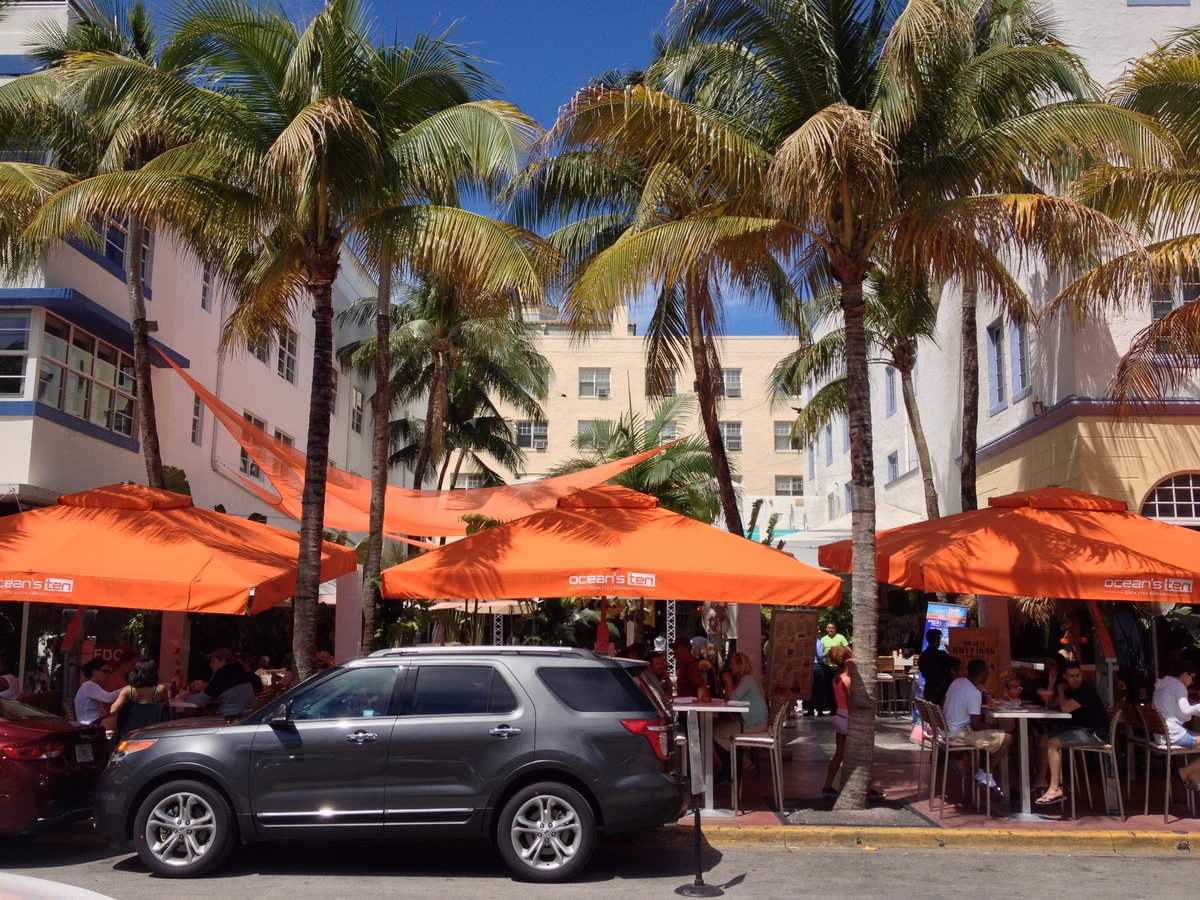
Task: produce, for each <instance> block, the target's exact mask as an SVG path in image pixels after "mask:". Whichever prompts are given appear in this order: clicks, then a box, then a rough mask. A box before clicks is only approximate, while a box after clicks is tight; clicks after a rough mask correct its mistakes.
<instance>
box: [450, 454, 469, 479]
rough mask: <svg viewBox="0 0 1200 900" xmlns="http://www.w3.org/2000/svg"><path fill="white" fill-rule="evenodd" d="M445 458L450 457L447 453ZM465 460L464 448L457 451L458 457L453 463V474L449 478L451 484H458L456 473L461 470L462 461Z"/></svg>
mask: <svg viewBox="0 0 1200 900" xmlns="http://www.w3.org/2000/svg"><path fill="white" fill-rule="evenodd" d="M446 458H447V459H449V458H450V456H449V454H447V456H446ZM466 461H467V451H466V449H465V448H464V449H462V450H459V451H458V459H457V460H456V461H455V463H454V474H453V475H452V476H451V478H450V484H451V485H455V484H458V475H459V473H460V472H461V471H462V467H463V463H464V462H466Z"/></svg>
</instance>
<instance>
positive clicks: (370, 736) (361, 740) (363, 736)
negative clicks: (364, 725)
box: [346, 729, 379, 746]
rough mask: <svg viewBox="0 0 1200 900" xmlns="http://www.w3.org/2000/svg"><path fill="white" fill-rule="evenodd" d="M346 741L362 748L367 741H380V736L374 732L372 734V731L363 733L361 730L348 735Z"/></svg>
mask: <svg viewBox="0 0 1200 900" xmlns="http://www.w3.org/2000/svg"><path fill="white" fill-rule="evenodd" d="M346 740H348V741H353V742H354V743H355V744H358V745H359V746H362V745H363V744H365V743H366V742H367V741H377V740H379V735H377V734H375V733H373V732H370V731H363V730H361V729H360V730H358V731H356V732H354V733H353V734H348V735H346Z"/></svg>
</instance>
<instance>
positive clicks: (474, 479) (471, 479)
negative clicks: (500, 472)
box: [454, 472, 483, 491]
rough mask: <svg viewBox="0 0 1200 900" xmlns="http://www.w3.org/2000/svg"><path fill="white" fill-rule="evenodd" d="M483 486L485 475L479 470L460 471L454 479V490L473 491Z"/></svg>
mask: <svg viewBox="0 0 1200 900" xmlns="http://www.w3.org/2000/svg"><path fill="white" fill-rule="evenodd" d="M481 487H483V475H482V474H480V473H479V472H465V473H463V472H460V473H459V474H458V476H457V477H456V478H455V479H454V490H456V491H473V490H475V489H476V488H481Z"/></svg>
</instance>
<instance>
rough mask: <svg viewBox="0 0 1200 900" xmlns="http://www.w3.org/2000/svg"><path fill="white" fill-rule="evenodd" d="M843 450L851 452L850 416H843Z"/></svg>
mask: <svg viewBox="0 0 1200 900" xmlns="http://www.w3.org/2000/svg"><path fill="white" fill-rule="evenodd" d="M842 452H843V453H849V452H850V417H849V416H842Z"/></svg>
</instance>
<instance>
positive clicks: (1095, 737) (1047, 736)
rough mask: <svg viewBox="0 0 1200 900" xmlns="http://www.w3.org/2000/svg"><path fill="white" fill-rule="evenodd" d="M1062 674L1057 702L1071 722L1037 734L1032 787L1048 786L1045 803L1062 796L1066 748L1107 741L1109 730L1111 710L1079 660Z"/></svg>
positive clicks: (1065, 666) (1067, 666)
mask: <svg viewBox="0 0 1200 900" xmlns="http://www.w3.org/2000/svg"><path fill="white" fill-rule="evenodd" d="M1062 674H1063V680H1062V681H1060V682H1059V683H1058V697H1057V698H1056V701H1057V702H1056V703H1055V705H1056V706H1057V707H1058V709H1059V710H1060V711H1061V712H1069V713H1070V714H1071V724H1070V725H1065V726H1063V727H1060V728H1058V729H1056V730H1054V731H1044V732H1042V734H1041V735H1039V736H1038V775H1037V777H1036V778H1035V779H1034V782H1033V787H1035V788H1036V787H1045V788H1046V792H1045V793H1044V794H1042V796H1041V797H1039V798H1038V799H1037V802H1038V803H1042V804H1049V803H1055V802H1057V801H1059V800H1061V799H1062V798H1063V792H1062V783H1061V778H1062V748H1063V747H1079V746H1095V745H1097V744H1104V743H1106V742H1107V740H1108V738H1107V737H1106V736H1105V734H1106V732H1107V731H1108V710H1106V709H1105V708H1104V701H1102V700H1101V699H1100V695H1099V694H1098V693H1096V689H1095V688H1094V687H1092V685H1090V684H1089V683H1088V682H1086V681H1084V680H1083V670H1082V669H1080V668H1079V663H1077V662H1074V661H1071V662H1065V663H1063V670H1062ZM1050 724H1054V723H1050ZM1047 769H1049V772H1050V779H1049V781H1046V780H1045V777H1046V770H1047Z"/></svg>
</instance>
